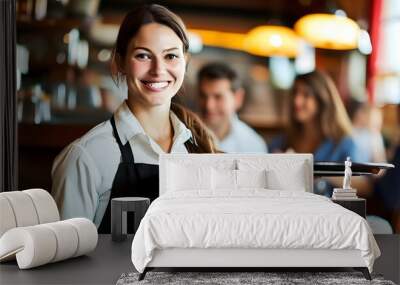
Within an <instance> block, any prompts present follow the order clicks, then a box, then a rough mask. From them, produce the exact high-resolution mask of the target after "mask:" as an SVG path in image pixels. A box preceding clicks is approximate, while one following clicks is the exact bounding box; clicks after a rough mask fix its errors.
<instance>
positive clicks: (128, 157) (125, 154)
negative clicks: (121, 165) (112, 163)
mask: <svg viewBox="0 0 400 285" xmlns="http://www.w3.org/2000/svg"><path fill="white" fill-rule="evenodd" d="M110 122H111V126H112V129H113V133H114V137H115V139H116V140H117V143H118V147H119V149H120V151H121V156H122V161H123V162H127V163H135V159H134V158H133V153H132V149H131V145H130V144H129V141H127V142H126V144H125V145H123V144H122V142H121V139H120V137H119V135H118V131H117V126H116V125H115V119H114V116H112V117H111V119H110Z"/></svg>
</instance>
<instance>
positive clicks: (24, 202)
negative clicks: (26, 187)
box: [0, 191, 39, 227]
mask: <svg viewBox="0 0 400 285" xmlns="http://www.w3.org/2000/svg"><path fill="white" fill-rule="evenodd" d="M0 195H1V196H2V197H4V198H6V199H7V200H8V202H9V203H10V206H11V208H12V210H13V213H14V217H15V223H16V225H17V227H26V226H33V225H37V224H38V223H39V218H38V215H37V213H36V209H35V205H34V204H33V201H32V199H31V197H30V196H29V195H28V194H26V193H24V192H21V191H12V192H2V193H1V194H0Z"/></svg>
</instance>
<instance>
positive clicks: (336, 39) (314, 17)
mask: <svg viewBox="0 0 400 285" xmlns="http://www.w3.org/2000/svg"><path fill="white" fill-rule="evenodd" d="M294 29H295V31H296V32H297V34H298V35H299V36H301V37H302V38H304V39H305V40H306V41H308V42H309V43H310V44H311V45H313V46H314V47H317V48H324V49H334V50H348V49H354V48H357V45H358V37H359V33H360V28H359V26H358V24H357V23H356V22H354V21H353V20H351V19H350V18H347V17H345V16H337V15H333V14H310V15H306V16H304V17H302V18H300V19H299V20H298V21H297V22H296V24H295V26H294Z"/></svg>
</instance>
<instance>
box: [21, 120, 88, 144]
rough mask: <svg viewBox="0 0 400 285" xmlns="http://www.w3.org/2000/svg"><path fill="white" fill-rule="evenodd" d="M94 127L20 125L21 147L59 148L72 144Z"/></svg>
mask: <svg viewBox="0 0 400 285" xmlns="http://www.w3.org/2000/svg"><path fill="white" fill-rule="evenodd" d="M93 126H94V125H72V124H70V125H66V124H64V125H60V124H37V125H36V124H27V123H20V124H18V145H19V146H20V147H33V148H36V147H41V148H58V149H62V148H63V147H65V146H67V145H68V144H70V143H71V142H72V141H74V140H75V139H77V138H79V137H81V136H82V135H84V134H85V133H86V132H87V131H89V130H90V129H91V128H92V127H93Z"/></svg>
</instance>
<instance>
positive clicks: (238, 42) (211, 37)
mask: <svg viewBox="0 0 400 285" xmlns="http://www.w3.org/2000/svg"><path fill="white" fill-rule="evenodd" d="M189 32H191V33H193V34H196V35H198V36H199V37H200V38H201V40H202V42H203V44H205V45H208V46H214V47H221V48H227V49H236V50H242V49H243V39H244V37H245V35H244V34H239V33H227V32H219V31H210V30H200V29H189Z"/></svg>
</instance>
